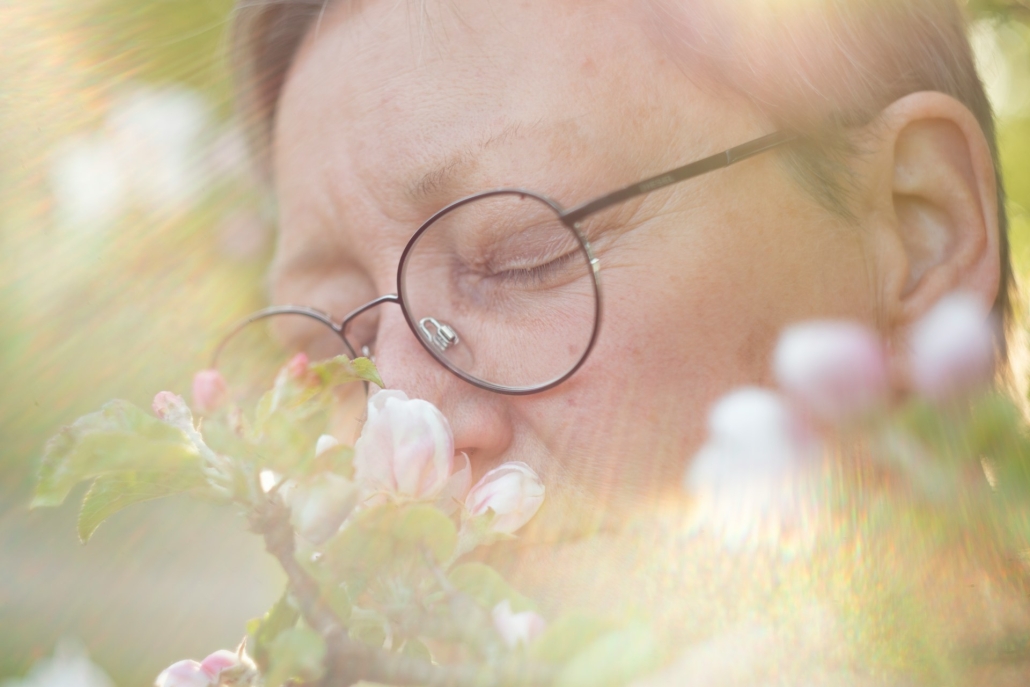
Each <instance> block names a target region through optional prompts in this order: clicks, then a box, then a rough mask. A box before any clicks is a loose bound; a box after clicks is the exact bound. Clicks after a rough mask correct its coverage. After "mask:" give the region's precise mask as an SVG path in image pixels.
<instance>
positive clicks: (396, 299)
mask: <svg viewBox="0 0 1030 687" xmlns="http://www.w3.org/2000/svg"><path fill="white" fill-rule="evenodd" d="M383 303H396V304H397V305H401V299H400V296H398V295H397V294H395V293H388V294H386V295H383V296H379V297H378V298H374V299H372V300H370V301H369V302H368V303H365V304H364V305H362V306H361V307H359V308H356V309H354V310H351V311H350V312H349V313H348V314H347V316H346V317H344V318H343V321H342V322H340V326H339V328H338V329H337V331H338V332H339V334H340V336H341V337H342V338H343V340H344V343H346V344H347V348H349V349H351V355H352V356H353V355H354V354H355V353H356V351H355V350H354V347H353V346H352V345H351V343H350V339H348V338H347V326H348V325H350V323H351V322H352V321H353V320H354V318H356V317H357V316H358V315H361V314H362V313H366V312H368V311H369V310H371V309H372V308H375V307H378V306H380V305H382V304H383ZM367 348H368V347H367V346H363V347H362V350H361V355H368V351H367V350H366V349H367Z"/></svg>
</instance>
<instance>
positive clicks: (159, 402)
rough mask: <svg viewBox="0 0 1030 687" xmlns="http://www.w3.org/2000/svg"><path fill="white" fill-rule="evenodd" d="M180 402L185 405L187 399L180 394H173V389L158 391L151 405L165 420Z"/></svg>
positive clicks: (155, 412) (155, 413) (156, 413)
mask: <svg viewBox="0 0 1030 687" xmlns="http://www.w3.org/2000/svg"><path fill="white" fill-rule="evenodd" d="M179 404H183V405H185V401H183V400H182V397H181V396H179V395H178V394H173V393H172V392H171V391H158V392H157V394H156V395H155V396H154V401H153V403H151V404H150V407H151V408H153V409H154V415H157V416H158V417H159V418H161V419H162V420H164V419H165V417H167V416H168V413H169V411H173V410H174V409H175V408H176V407H177V406H178V405H179Z"/></svg>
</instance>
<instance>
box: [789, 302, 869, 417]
mask: <svg viewBox="0 0 1030 687" xmlns="http://www.w3.org/2000/svg"><path fill="white" fill-rule="evenodd" d="M773 369H774V373H775V375H776V380H777V381H778V382H779V384H780V387H781V388H782V389H783V390H784V391H785V392H786V393H787V394H788V395H789V396H790V397H791V398H793V399H794V400H796V401H797V402H798V403H799V404H800V405H801V407H803V408H804V409H805V410H807V411H808V412H810V413H811V414H812V415H814V416H815V417H818V418H819V419H821V420H824V421H828V422H832V423H839V422H845V421H847V420H850V419H853V418H856V417H858V416H861V415H863V414H865V413H868V412H869V411H870V410H873V409H874V408H876V407H877V406H879V405H881V404H883V403H885V402H886V400H887V392H888V384H887V362H886V358H885V356H884V351H883V344H882V343H881V341H880V339H879V337H878V336H877V335H876V334H875V333H874V332H872V331H870V330H869V329H867V328H866V327H863V326H862V325H859V324H856V323H852V322H837V321H817V322H806V323H803V324H798V325H794V326H792V327H789V328H788V329H786V330H785V331H784V332H783V334H782V335H781V336H780V341H779V343H778V344H777V346H776V353H775V356H774V361H773Z"/></svg>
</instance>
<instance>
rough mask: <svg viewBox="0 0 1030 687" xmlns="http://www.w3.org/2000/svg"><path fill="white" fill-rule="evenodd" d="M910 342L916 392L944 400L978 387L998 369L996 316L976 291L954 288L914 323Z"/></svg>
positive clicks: (911, 365) (910, 359) (910, 362)
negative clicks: (976, 295) (964, 291)
mask: <svg viewBox="0 0 1030 687" xmlns="http://www.w3.org/2000/svg"><path fill="white" fill-rule="evenodd" d="M909 347H910V350H909V367H910V370H911V374H912V385H913V386H914V387H915V390H916V391H917V392H918V393H920V394H922V395H924V396H927V397H929V398H933V399H938V400H941V399H945V398H947V397H949V396H952V395H955V394H961V393H966V392H971V391H975V390H977V389H978V388H979V387H982V386H984V385H986V384H987V383H988V382H989V381H990V379H991V376H992V374H993V371H994V352H995V328H994V321H993V319H992V318H991V316H990V314H989V312H988V310H987V308H985V307H984V306H983V305H982V304H981V303H980V301H979V300H978V299H977V298H976V297H975V296H973V295H971V294H967V293H954V294H951V295H949V296H946V297H944V298H942V299H941V301H940V302H939V303H937V305H935V306H934V307H933V309H932V310H930V312H929V313H927V314H926V316H925V317H924V318H923V319H922V320H920V321H919V322H917V323H916V324H915V326H914V327H913V330H912V336H911V337H910V340H909Z"/></svg>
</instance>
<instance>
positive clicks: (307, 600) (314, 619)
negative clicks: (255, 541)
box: [251, 494, 554, 687]
mask: <svg viewBox="0 0 1030 687" xmlns="http://www.w3.org/2000/svg"><path fill="white" fill-rule="evenodd" d="M251 527H252V529H253V530H254V531H255V532H257V533H258V534H260V535H262V537H263V538H264V540H265V548H266V549H267V550H268V552H269V553H270V554H272V555H273V556H275V558H276V560H278V561H279V565H281V566H282V568H283V570H284V571H285V572H286V577H287V580H288V581H289V586H290V591H291V592H292V594H293V596H294V597H295V598H296V599H297V602H298V603H299V604H300V611H301V614H302V615H303V616H304V620H305V621H306V622H307V624H308V625H310V626H311V628H312V629H313V630H315V631H316V632H318V633H319V634H320V635H322V638H323V639H324V640H325V644H326V672H325V677H323V678H322V680H321V681H320V682H319V687H348V686H349V685H352V684H354V683H356V682H359V681H361V680H366V681H369V682H378V683H383V684H389V685H400V686H406V685H412V686H414V685H424V686H425V687H529V686H534V685H548V684H550V683H551V682H553V681H554V671H553V669H552V668H550V667H549V666H540V665H534V664H530V663H528V662H526V661H521V660H516V659H510V660H508V661H506V662H504V663H502V664H500V665H471V664H469V665H445V666H443V665H434V664H432V663H430V662H428V661H425V660H422V659H420V658H416V657H413V656H405V655H403V654H396V653H391V652H389V651H386V650H384V649H376V648H374V647H371V646H368V645H367V644H364V643H362V642H358V641H355V640H353V639H351V638H350V637H349V636H348V635H347V630H346V628H345V627H344V625H343V623H342V622H341V621H340V619H339V618H338V617H337V616H336V614H335V613H334V612H333V611H332V609H330V608H329V607H328V606H327V605H326V604H325V602H324V601H323V600H322V592H321V589H320V588H319V586H318V582H316V581H315V579H314V578H313V577H311V575H310V574H309V573H308V571H306V570H305V569H304V568H303V567H302V566H301V565H300V563H298V562H297V560H296V558H295V557H294V553H295V550H296V546H295V541H294V537H293V529H292V527H291V526H290V511H289V509H288V508H287V507H286V505H285V504H284V503H283V502H282V499H281V498H280V497H279V496H278V495H274V494H273V495H271V498H268V499H267V500H265V501H264V503H263V504H262V506H261V507H259V508H257V509H255V512H254V514H253V516H252V518H251Z"/></svg>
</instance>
